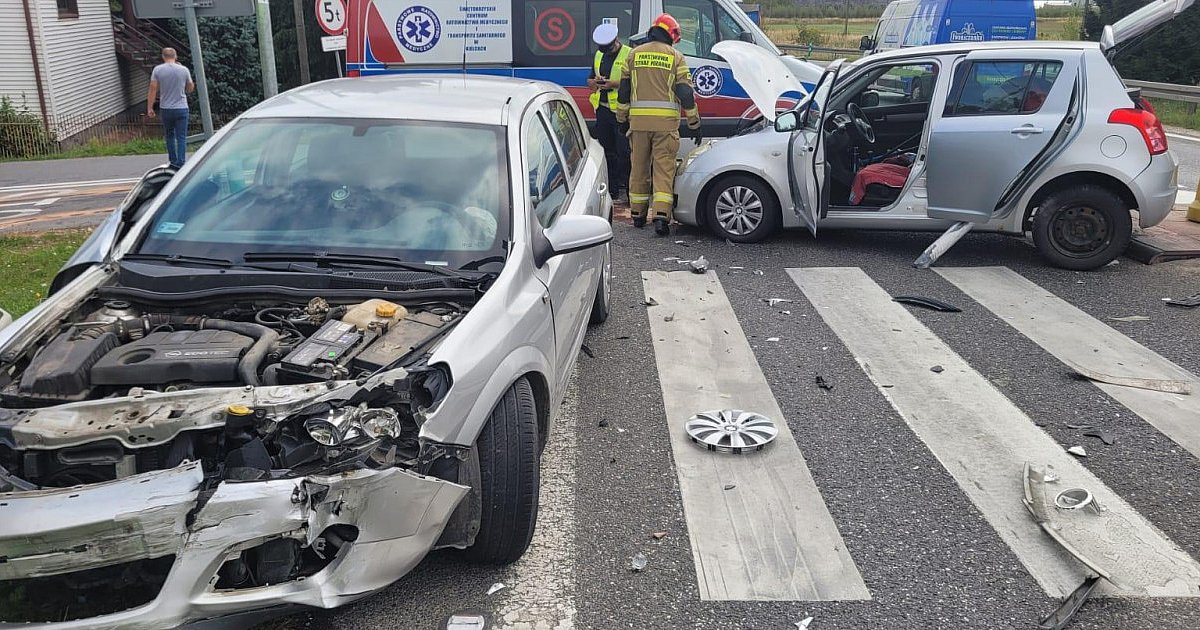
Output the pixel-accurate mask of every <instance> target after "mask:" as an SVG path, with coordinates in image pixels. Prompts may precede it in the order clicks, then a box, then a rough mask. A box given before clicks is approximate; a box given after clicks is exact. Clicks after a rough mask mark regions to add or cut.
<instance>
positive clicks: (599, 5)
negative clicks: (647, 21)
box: [512, 0, 640, 68]
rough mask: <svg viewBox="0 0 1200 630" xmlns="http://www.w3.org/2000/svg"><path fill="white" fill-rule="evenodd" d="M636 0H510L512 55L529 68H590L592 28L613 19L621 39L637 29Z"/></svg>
mask: <svg viewBox="0 0 1200 630" xmlns="http://www.w3.org/2000/svg"><path fill="white" fill-rule="evenodd" d="M639 5H640V2H639V0H598V1H596V2H591V1H587V0H529V1H527V2H518V1H517V0H513V2H512V11H513V28H514V35H515V37H516V40H515V41H514V42H513V56H514V61H515V62H516V65H517V66H520V67H529V68H545V67H571V66H577V65H582V66H591V63H592V55H593V54H594V53H595V52H596V47H595V46H594V45H593V44H592V29H594V28H596V26H598V25H599V24H601V23H603V22H605V21H613V20H615V21H616V23H617V33H618V34H619V35H620V37H621V38H622V39H623V40H626V41H627V40H628V39H629V36H630V35H632V34H634V33H635V32H636V30H637V24H636V22H637V15H638V9H639Z"/></svg>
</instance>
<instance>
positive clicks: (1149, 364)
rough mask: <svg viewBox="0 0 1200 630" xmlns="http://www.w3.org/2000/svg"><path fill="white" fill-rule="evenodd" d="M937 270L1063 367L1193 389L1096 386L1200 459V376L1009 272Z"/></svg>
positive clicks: (991, 269)
mask: <svg viewBox="0 0 1200 630" xmlns="http://www.w3.org/2000/svg"><path fill="white" fill-rule="evenodd" d="M935 271H937V272H938V274H940V275H941V276H942V277H943V278H945V279H947V280H949V281H950V282H951V283H953V284H954V285H955V286H957V287H958V288H959V289H960V290H962V292H964V293H966V294H967V295H969V296H971V298H972V299H973V300H975V301H976V302H979V303H980V304H982V305H983V306H984V307H985V308H987V309H988V310H989V311H991V312H992V313H994V314H995V315H996V316H997V317H999V318H1000V319H1002V320H1004V321H1005V322H1006V323H1007V324H1008V325H1009V326H1012V327H1013V328H1015V329H1017V331H1019V332H1020V333H1021V334H1023V335H1025V336H1026V337H1028V338H1029V339H1030V340H1032V341H1033V342H1034V343H1036V344H1037V345H1039V346H1041V347H1042V349H1044V350H1045V351H1046V352H1049V353H1050V354H1052V355H1054V356H1055V357H1057V358H1058V359H1060V360H1062V361H1064V362H1070V363H1075V364H1077V365H1081V366H1084V367H1086V368H1089V369H1092V370H1095V371H1097V372H1101V373H1105V374H1113V375H1116V376H1132V377H1135V378H1150V379H1169V380H1180V381H1184V382H1187V383H1191V385H1192V394H1191V395H1190V396H1184V395H1179V394H1167V393H1163V392H1155V391H1150V390H1146V389H1136V388H1132V387H1125V386H1122V385H1109V384H1107V383H1097V382H1093V384H1094V385H1095V386H1096V387H1099V388H1100V389H1101V390H1103V391H1104V393H1106V394H1108V395H1109V396H1111V397H1112V398H1113V399H1115V400H1116V401H1117V402H1119V403H1121V404H1122V405H1125V406H1126V407H1128V408H1129V410H1130V411H1132V412H1134V413H1136V414H1137V415H1139V416H1141V417H1142V418H1143V419H1144V420H1146V422H1149V423H1150V424H1151V425H1153V426H1154V428H1156V429H1158V430H1159V431H1160V432H1162V433H1163V435H1166V436H1167V437H1169V438H1171V439H1172V440H1174V441H1175V443H1176V444H1179V445H1180V446H1182V447H1183V448H1185V449H1187V450H1188V452H1190V453H1192V454H1193V455H1195V456H1197V457H1200V377H1197V376H1196V375H1195V374H1192V373H1191V372H1188V371H1187V370H1185V369H1183V368H1181V367H1179V366H1178V365H1176V364H1174V363H1172V362H1171V361H1168V360H1167V359H1165V358H1163V357H1162V356H1161V355H1159V354H1157V353H1155V352H1154V351H1152V350H1150V349H1149V348H1146V347H1145V346H1143V345H1141V344H1139V343H1137V342H1136V341H1134V340H1132V339H1130V338H1129V337H1126V336H1125V335H1123V334H1121V333H1120V332H1118V331H1117V330H1114V329H1113V328H1112V327H1111V326H1108V325H1107V324H1104V323H1102V322H1101V321H1099V320H1097V319H1096V318H1094V317H1092V316H1091V315H1088V314H1087V313H1085V312H1083V311H1081V310H1079V309H1078V308H1075V307H1074V306H1071V305H1070V304H1068V303H1067V302H1066V301H1065V300H1063V299H1062V298H1060V297H1058V296H1056V295H1054V294H1053V293H1050V292H1049V291H1047V290H1045V289H1043V288H1042V287H1039V286H1038V285H1036V284H1034V283H1032V282H1030V281H1029V280H1027V279H1025V278H1024V277H1022V276H1020V275H1019V274H1017V273H1016V272H1014V271H1012V270H1011V269H1008V268H1007V267H971V268H949V267H945V268H939V269H935Z"/></svg>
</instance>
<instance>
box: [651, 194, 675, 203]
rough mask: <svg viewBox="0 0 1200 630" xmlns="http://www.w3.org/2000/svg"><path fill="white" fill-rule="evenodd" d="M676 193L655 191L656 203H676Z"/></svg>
mask: <svg viewBox="0 0 1200 630" xmlns="http://www.w3.org/2000/svg"><path fill="white" fill-rule="evenodd" d="M674 202H675V193H669V192H656V193H654V203H674Z"/></svg>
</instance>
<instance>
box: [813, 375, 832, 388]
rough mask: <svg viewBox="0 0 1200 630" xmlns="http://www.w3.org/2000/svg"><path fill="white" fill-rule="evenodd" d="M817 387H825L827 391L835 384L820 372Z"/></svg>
mask: <svg viewBox="0 0 1200 630" xmlns="http://www.w3.org/2000/svg"><path fill="white" fill-rule="evenodd" d="M817 387H820V388H821V389H823V390H825V391H829V390H831V389H833V384H832V383H830V382H828V381H826V380H825V377H824V376H821V375H820V374H818V375H817Z"/></svg>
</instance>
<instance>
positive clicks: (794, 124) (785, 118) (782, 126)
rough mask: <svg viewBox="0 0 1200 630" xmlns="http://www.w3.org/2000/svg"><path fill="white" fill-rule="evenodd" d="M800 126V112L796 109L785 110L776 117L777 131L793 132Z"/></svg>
mask: <svg viewBox="0 0 1200 630" xmlns="http://www.w3.org/2000/svg"><path fill="white" fill-rule="evenodd" d="M799 128H800V114H798V113H796V110H794V109H793V110H792V111H790V112H784V113H782V114H780V115H779V117H778V118H776V119H775V131H778V132H780V133H791V132H793V131H795V130H797V129H799Z"/></svg>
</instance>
